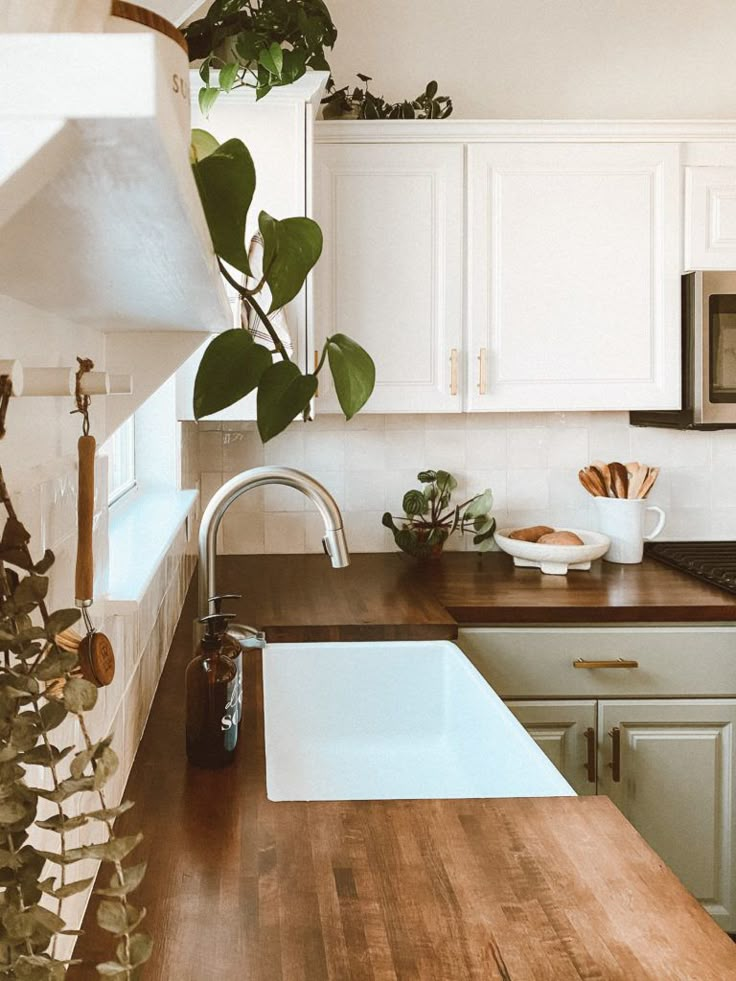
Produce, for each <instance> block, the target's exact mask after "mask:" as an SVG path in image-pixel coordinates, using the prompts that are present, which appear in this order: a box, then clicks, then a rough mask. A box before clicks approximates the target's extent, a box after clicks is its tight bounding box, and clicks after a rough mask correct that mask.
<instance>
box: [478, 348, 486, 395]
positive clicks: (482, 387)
mask: <svg viewBox="0 0 736 981" xmlns="http://www.w3.org/2000/svg"><path fill="white" fill-rule="evenodd" d="M486 353H487V352H486V349H485V348H484V347H482V348H481V349H480V353H479V354H478V394H479V395H485V394H486Z"/></svg>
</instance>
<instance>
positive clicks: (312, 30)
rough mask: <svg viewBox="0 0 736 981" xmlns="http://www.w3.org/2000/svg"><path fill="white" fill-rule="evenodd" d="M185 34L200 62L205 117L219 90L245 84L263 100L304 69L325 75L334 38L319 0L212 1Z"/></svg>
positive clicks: (300, 73) (299, 76)
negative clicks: (216, 70)
mask: <svg viewBox="0 0 736 981" xmlns="http://www.w3.org/2000/svg"><path fill="white" fill-rule="evenodd" d="M184 34H185V35H186V39H187V43H188V45H189V57H190V60H191V61H200V60H201V62H202V63H201V65H200V69H199V74H200V76H201V78H202V81H203V82H204V86H203V88H201V89H200V91H199V106H200V109H201V110H202V113H203V114H204V115H207V113H208V112H209V110H210V109H211V108H212V106H213V105H214V103H215V101H216V100H217V97H218V95H219V94H220V93H221V92H229V91H231V90H232V89H234V88H242V87H243V86H247V87H249V88H253V89H255V93H256V99H262V98H263V96H264V95H267V94H268V93H269V92H270V91H271V89H272V88H274V87H276V86H279V85H289V84H290V83H291V82H294V81H296V79H298V78H301V76H302V75H304V73H305V72H306V70H307V69H308V68H311V69H314V70H316V71H329V70H330V66H329V65H328V63H327V60H326V58H325V48H331V47H332V46H333V45H334V43H335V40H336V38H337V30H336V28H335V25H334V24H333V23H332V17H331V16H330V11H329V10H328V9H327V6H326V4H325V3H324V2H323V0H215V2H214V3H213V4H212V6H211V7H210V8H209V9H208V11H207V13H206V14H205V15H204V17H201V18H199V19H198V20H195V21H192V23H191V24H189V26H188V27H185V28H184ZM213 69H218V70H219V71H218V74H217V75H214V74H213V71H212V70H213Z"/></svg>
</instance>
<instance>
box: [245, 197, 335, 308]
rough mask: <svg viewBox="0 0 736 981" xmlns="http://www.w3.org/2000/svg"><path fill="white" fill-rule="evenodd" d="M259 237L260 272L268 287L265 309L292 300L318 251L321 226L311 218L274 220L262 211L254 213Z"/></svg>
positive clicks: (315, 260) (319, 252) (278, 306)
mask: <svg viewBox="0 0 736 981" xmlns="http://www.w3.org/2000/svg"><path fill="white" fill-rule="evenodd" d="M258 228H259V231H260V233H261V237H262V238H263V276H264V278H265V280H266V283H267V284H268V288H269V290H270V291H271V306H270V308H269V313H272V312H273V311H274V310H279V309H280V308H281V307H283V306H285V305H286V304H287V303H289V301H290V300H293V299H294V297H295V296H296V295H297V293H298V292H299V290H300V289H301V288H302V286H303V285H304V281H305V279H306V278H307V276H308V275H309V271H310V269H312V267H313V266H314V264H315V263H316V262H317V260H318V259H319V257H320V255H321V254H322V230H321V229H320V227H319V225H318V224H317V222H316V221H312V219H311V218H284V219H283V220H282V221H278V220H277V219H276V218H272V217H271V215H269V214H267V212H265V211H261V213H260V214H259V216H258Z"/></svg>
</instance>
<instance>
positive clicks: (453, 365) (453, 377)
mask: <svg viewBox="0 0 736 981" xmlns="http://www.w3.org/2000/svg"><path fill="white" fill-rule="evenodd" d="M450 395H457V348H456V347H454V348H453V349H452V350H451V351H450Z"/></svg>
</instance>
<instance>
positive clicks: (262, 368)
mask: <svg viewBox="0 0 736 981" xmlns="http://www.w3.org/2000/svg"><path fill="white" fill-rule="evenodd" d="M192 169H193V171H194V177H195V180H196V182H197V188H198V190H199V196H200V198H201V201H202V206H203V208H204V213H205V216H206V218H207V224H208V226H209V230H210V235H211V236H212V243H213V245H214V249H215V253H216V255H217V259H218V262H219V265H220V270H221V271H222V274H223V276H224V277H225V279H227V281H228V282H229V283H230V285H231V286H232V287H233V289H235V290H236V291H237V293H238V294H239V295H240V297H241V298H242V300H243V302H244V304H245V305H246V307H247V308H249V309H251V310H253V311H254V313H255V314H256V316H257V317H258V319H259V320H260V321H261V323H262V324H263V326H264V327H265V329H266V331H267V333H268V336H269V337H270V339H271V342H272V345H273V346H272V347H266V346H265V345H263V344H259V343H257V342H256V341H255V340H254V339H253V337H252V335H251V334H250V332H249V331H248V330H246V329H243V328H234V329H233V330H226V331H225V332H224V333H222V334H220V335H218V336H217V337H216V338H215V339H214V340H213V341H212V343H211V344H210V345H209V347H208V348H207V350H206V351H205V353H204V355H203V357H202V361H201V363H200V365H199V369H198V371H197V377H196V380H195V383H194V417H195V418H196V419H201V418H202V417H203V416H208V415H212V413H214V412H219V411H220V410H221V409H225V408H227V407H228V406H230V405H233V403H235V402H237V401H239V400H240V399H242V398H244V397H245V396H246V395H248V394H249V393H250V392H252V391H254V390H256V391H257V397H256V406H257V418H258V431H259V433H260V436H261V439H262V440H263V442H264V443H265V442H267V441H268V440H269V439H272V438H273V437H274V436H277V435H278V434H279V433H280V432H282V431H283V430H284V429H286V427H287V426H288V425H289V423H290V422H292V421H293V420H294V419H295V418H296V417H297V416H298V415H299V414H302V415H303V416H304V417H305V418H306V415H307V413H308V411H309V403H310V401H311V399H312V397H313V396H314V395H315V393H316V391H317V377H318V375H319V373H320V371H321V370H322V369H323V368H324V366H325V364H327V365H328V366H329V370H330V373H331V374H332V380H333V383H334V386H335V392H336V394H337V398H338V401H339V403H340V407H341V408H342V411H343V412H344V413H345V418H346V419H351V418H352V417H353V416H354V415H355V414H356V412H358V411H360V409H362V407H363V406H364V405H365V403H366V402H367V401H368V399H369V397H370V395H371V393H372V391H373V386H374V384H375V377H376V372H375V366H374V364H373V360H372V359H371V357H370V355H369V354H368V353H367V352H366V351H364V350H363V348H362V347H360V345H359V344H356V343H355V341H353V340H351V339H350V338H349V337H347V336H346V335H345V334H333V335H332V336H331V337H328V338H327V339H326V341H325V344H324V347H323V349H322V353H321V356H320V358H319V361H318V364H317V366H316V368H315V370H314V372H306V373H304V372H302V371H301V370H300V369H299V367H298V366H297V365H296V364H295V363H294V362H293V361H292V360H291V359H290V357H289V354H288V352H287V351H286V349H285V347H284V345H283V343H282V341H281V339H280V338H279V335H278V332H277V331H276V329H275V327H274V326H273V324H272V323H271V320H270V315H271V314H273V313H274V312H275V311H277V310H279V309H281V308H282V307H284V306H285V305H286V304H287V303H289V301H290V300H293V299H294V297H295V296H296V295H297V294H298V293H299V291H300V290H301V288H302V286H303V285H304V281H305V280H306V278H307V276H308V274H309V271H310V270H311V269H312V267H313V266H314V264H315V263H316V262H317V260H318V259H319V257H320V254H321V252H322V232H321V230H320V227H319V225H318V224H317V223H316V222H315V221H312V219H311V218H285V219H283V220H281V221H279V220H277V219H276V218H272V217H271V215H269V214H267V213H266V212H265V211H261V213H260V214H259V216H258V228H259V231H260V235H261V238H262V240H263V264H262V266H263V268H262V273H261V276H260V278H259V279H258V281H257V282H255V283H254V285H253V286H252V287H249V286H246V285H243V284H242V283H239V282H238V281H237V278H236V274H237V273H240V274H242V275H244V276H245V277H251V276H252V270H251V267H250V263H249V261H248V253H247V250H246V246H245V227H246V219H247V216H248V210H249V208H250V204H251V201H252V200H253V194H254V192H255V187H256V173H255V167H254V165H253V160H252V158H251V155H250V153H249V152H248V149H247V147H246V146H245V144H244V143H242V142H241V141H240V140H237V139H234V140H228V141H227V142H226V143H223V144H221V145H220V144H219V143H218V142H217V140H216V139H215V138H214V137H213V136H211V135H210V134H209V133H206V132H204V131H203V130H194V132H193V133H192ZM266 289H267V290H268V291H269V292H270V294H271V302H270V304H269V306H268V310H265V309H264V307H263V306H262V305H261V302H260V300H262V298H263V297H262V294H263V292H264V290H266Z"/></svg>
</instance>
